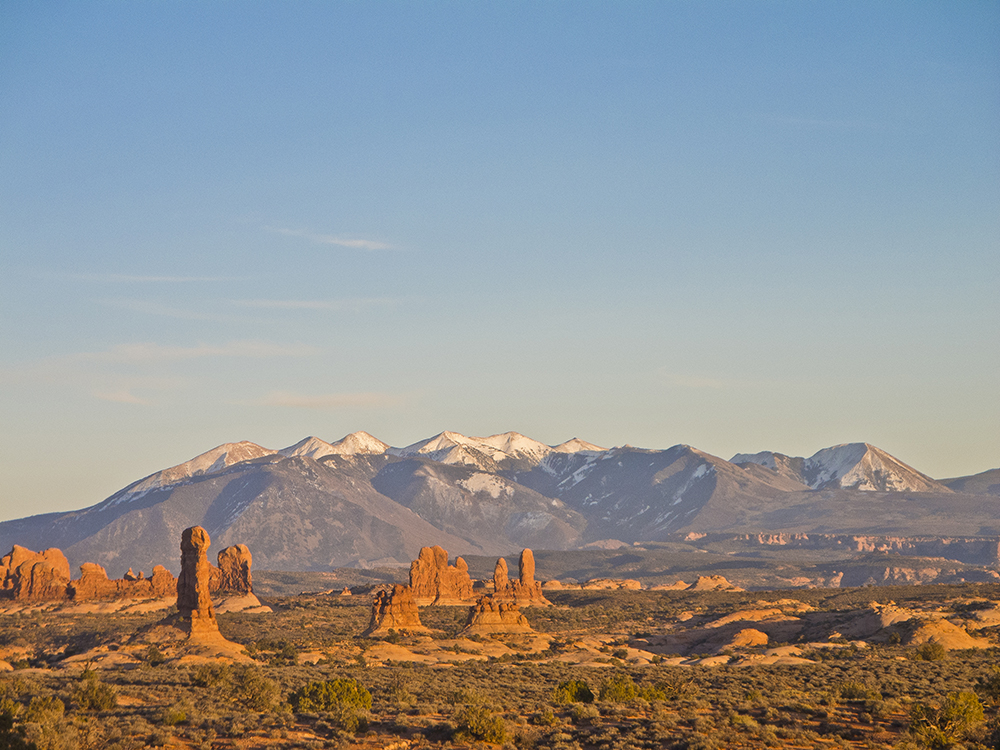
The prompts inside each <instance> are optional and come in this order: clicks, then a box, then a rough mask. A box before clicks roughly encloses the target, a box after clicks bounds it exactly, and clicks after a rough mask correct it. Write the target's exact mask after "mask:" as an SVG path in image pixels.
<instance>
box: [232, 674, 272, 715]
mask: <svg viewBox="0 0 1000 750" xmlns="http://www.w3.org/2000/svg"><path fill="white" fill-rule="evenodd" d="M232 690H233V698H234V700H235V701H236V702H237V703H238V704H240V705H241V706H244V707H245V708H248V709H250V710H251V711H269V710H271V709H272V708H273V707H274V704H275V703H276V702H277V700H278V695H279V693H280V691H279V690H278V686H277V685H276V684H275V683H274V682H273V681H271V680H269V679H267V677H265V676H264V673H263V672H261V671H260V669H258V668H257V667H245V668H244V669H241V670H239V671H238V672H236V673H235V674H234V675H233V686H232Z"/></svg>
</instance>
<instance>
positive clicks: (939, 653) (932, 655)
mask: <svg viewBox="0 0 1000 750" xmlns="http://www.w3.org/2000/svg"><path fill="white" fill-rule="evenodd" d="M947 655H948V651H947V650H946V649H945V647H944V646H942V645H941V644H940V643H936V642H935V641H927V642H926V643H921V644H920V645H919V646H917V650H916V651H915V652H914V654H913V658H914V659H916V660H917V661H941V660H942V659H944V658H945V657H946V656H947Z"/></svg>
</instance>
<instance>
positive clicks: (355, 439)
mask: <svg viewBox="0 0 1000 750" xmlns="http://www.w3.org/2000/svg"><path fill="white" fill-rule="evenodd" d="M330 447H331V448H333V452H334V453H337V454H339V455H341V456H354V455H357V454H365V455H381V454H383V453H385V452H386V451H388V450H389V446H388V445H387V444H386V443H383V442H382V441H381V440H379V439H378V438H377V437H374V436H373V435H369V434H368V433H367V432H365V431H364V430H359V431H358V432H352V433H351V434H350V435H345V436H344V437H342V438H341V439H340V440H338V441H337V442H336V443H333V445H331V446H330Z"/></svg>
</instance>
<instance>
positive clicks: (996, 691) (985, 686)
mask: <svg viewBox="0 0 1000 750" xmlns="http://www.w3.org/2000/svg"><path fill="white" fill-rule="evenodd" d="M976 692H977V693H979V694H980V695H981V696H983V697H984V698H986V699H987V700H988V701H990V702H991V703H1000V667H993V670H992V671H991V672H990V673H989V674H986V675H983V676H981V677H978V678H977V679H976Z"/></svg>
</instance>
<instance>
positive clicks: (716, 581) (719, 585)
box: [687, 576, 743, 591]
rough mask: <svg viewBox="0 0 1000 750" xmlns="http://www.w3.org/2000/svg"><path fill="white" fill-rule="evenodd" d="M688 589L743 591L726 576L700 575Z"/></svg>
mask: <svg viewBox="0 0 1000 750" xmlns="http://www.w3.org/2000/svg"><path fill="white" fill-rule="evenodd" d="M687 590H688V591H743V589H741V588H740V587H739V586H734V585H733V584H731V583H730V582H729V581H728V580H727V579H726V577H725V576H698V580H697V581H695V582H694V583H692V584H691V585H690V586H688V587H687Z"/></svg>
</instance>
